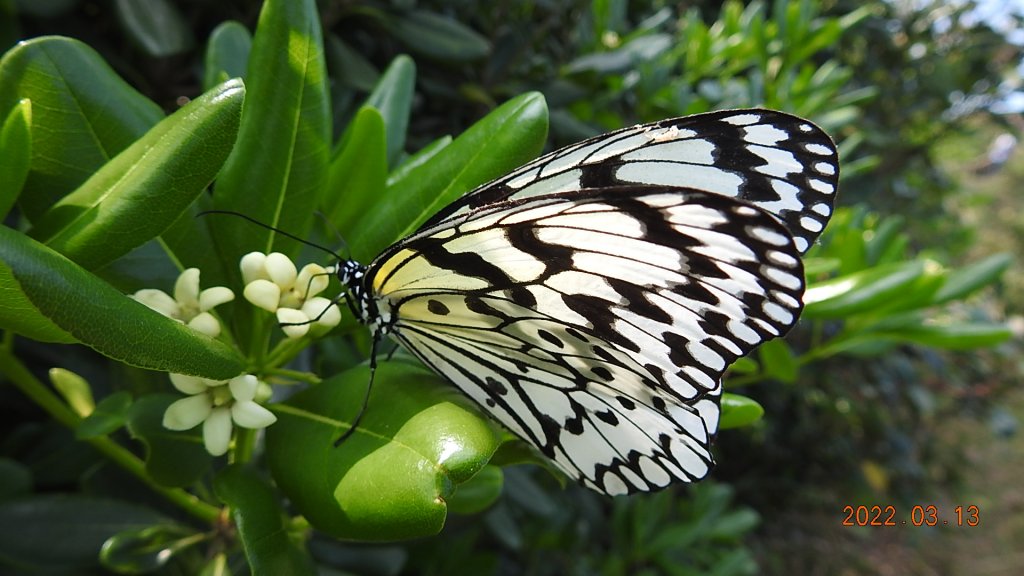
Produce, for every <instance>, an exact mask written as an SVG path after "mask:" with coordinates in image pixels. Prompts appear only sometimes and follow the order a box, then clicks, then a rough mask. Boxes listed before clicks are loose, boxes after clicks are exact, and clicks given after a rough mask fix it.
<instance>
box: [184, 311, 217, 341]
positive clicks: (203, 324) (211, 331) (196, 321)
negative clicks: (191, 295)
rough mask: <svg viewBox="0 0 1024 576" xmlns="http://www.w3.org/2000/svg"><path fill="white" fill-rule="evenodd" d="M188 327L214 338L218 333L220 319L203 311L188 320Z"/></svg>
mask: <svg viewBox="0 0 1024 576" xmlns="http://www.w3.org/2000/svg"><path fill="white" fill-rule="evenodd" d="M188 327H189V328H191V329H193V330H195V331H196V332H199V333H202V334H206V335H207V336H209V337H210V338H216V337H217V336H219V335H220V321H219V320H217V319H216V318H214V317H213V314H210V313H209V312H203V313H201V314H199V315H198V316H196V317H195V318H193V319H191V320H189V322H188Z"/></svg>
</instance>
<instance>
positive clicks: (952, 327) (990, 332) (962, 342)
mask: <svg viewBox="0 0 1024 576" xmlns="http://www.w3.org/2000/svg"><path fill="white" fill-rule="evenodd" d="M869 334H870V336H872V337H874V338H877V339H881V340H890V341H897V342H912V343H915V344H920V345H923V346H930V347H933V348H945V349H950V350H969V349H972V348H981V347H985V346H995V345H996V344H1000V343H1002V342H1005V341H1006V340H1009V339H1010V338H1012V337H1013V333H1012V332H1011V331H1010V329H1009V328H1008V327H1006V326H1003V325H1000V324H981V323H968V322H964V323H959V322H953V323H942V322H924V323H921V324H918V325H916V326H908V327H905V328H902V329H890V330H884V331H874V330H873V331H871V332H870V333H869Z"/></svg>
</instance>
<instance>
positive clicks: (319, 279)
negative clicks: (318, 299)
mask: <svg viewBox="0 0 1024 576" xmlns="http://www.w3.org/2000/svg"><path fill="white" fill-rule="evenodd" d="M330 283H331V275H330V273H329V272H327V270H326V269H325V268H324V267H323V266H321V265H319V264H306V265H305V266H303V267H302V270H300V271H299V276H298V277H297V278H296V279H295V290H296V291H297V292H298V293H299V295H300V297H302V298H309V297H310V296H316V295H317V294H319V293H321V292H323V291H324V290H326V289H327V286H329V285H330Z"/></svg>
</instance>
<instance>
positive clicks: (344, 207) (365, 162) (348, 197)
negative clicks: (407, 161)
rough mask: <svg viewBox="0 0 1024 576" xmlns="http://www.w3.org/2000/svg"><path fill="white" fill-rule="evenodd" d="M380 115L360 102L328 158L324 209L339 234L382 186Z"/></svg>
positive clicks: (383, 151) (383, 158) (383, 155)
mask: <svg viewBox="0 0 1024 576" xmlns="http://www.w3.org/2000/svg"><path fill="white" fill-rule="evenodd" d="M385 137H386V136H385V127H384V118H382V117H381V115H380V112H378V111H377V109H376V108H371V107H368V106H364V107H363V108H361V109H360V110H359V112H358V113H357V114H356V116H355V118H353V119H352V122H351V123H350V124H349V125H348V129H347V130H346V131H345V136H344V139H343V140H342V147H341V153H340V154H339V155H338V156H337V157H335V158H334V160H332V161H331V166H330V172H329V176H328V179H327V194H326V195H325V196H324V211H325V212H326V214H327V217H328V218H329V219H330V221H331V223H332V224H334V226H335V227H336V228H337V229H338V230H339V231H341V234H342V236H344V235H345V232H346V231H348V230H351V229H352V228H353V227H354V226H355V223H356V222H358V221H359V220H360V219H361V218H363V215H364V214H365V213H366V211H367V210H369V209H370V207H371V206H372V205H373V203H374V202H375V201H376V200H377V198H379V197H380V193H381V191H382V190H384V182H385V180H386V179H387V174H388V159H387V144H386V142H385Z"/></svg>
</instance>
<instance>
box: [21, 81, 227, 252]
mask: <svg viewBox="0 0 1024 576" xmlns="http://www.w3.org/2000/svg"><path fill="white" fill-rule="evenodd" d="M244 98H245V87H244V86H243V85H242V81H241V80H238V79H234V80H229V81H227V82H225V83H224V84H221V85H220V86H218V87H216V88H214V89H213V90H211V91H209V92H207V93H206V94H203V95H202V96H201V97H199V98H197V99H195V100H193V101H192V102H191V103H189V104H188V105H187V106H185V107H184V108H182V109H181V110H178V111H177V112H175V113H174V114H173V115H171V116H169V117H168V118H166V119H165V120H163V121H162V122H160V123H159V124H157V125H156V126H155V127H154V128H153V129H152V130H150V131H149V132H147V133H146V135H145V136H144V137H142V138H141V139H139V140H138V141H136V142H135V143H134V144H132V145H131V146H130V147H128V148H127V149H126V150H124V151H123V152H121V153H120V154H118V155H117V157H115V158H114V159H113V160H111V161H110V162H108V163H107V164H105V165H104V166H103V167H102V168H101V169H100V170H99V171H97V172H96V174H94V175H93V176H92V177H91V178H89V180H88V181H86V182H85V184H82V186H80V187H79V188H78V189H77V190H75V191H74V192H72V193H71V194H69V195H67V196H65V197H64V198H62V199H61V200H60V201H59V202H57V203H56V204H55V205H54V206H53V207H52V208H51V209H50V210H48V211H47V212H46V213H45V214H43V215H42V217H41V218H39V220H38V221H37V223H36V226H35V227H34V228H33V229H32V231H31V234H32V236H33V237H35V238H37V239H40V240H42V241H45V242H46V244H47V245H48V246H50V247H51V248H53V249H54V250H57V251H58V252H60V253H62V254H64V255H65V256H67V257H68V258H70V259H72V260H74V261H76V262H78V263H79V264H81V265H82V266H84V267H85V268H89V269H95V268H98V267H99V266H102V265H104V264H106V263H108V262H110V261H111V260H113V259H115V258H117V257H118V256H122V255H124V254H127V253H128V252H129V251H131V250H132V249H133V248H136V247H138V246H141V245H142V244H143V243H145V242H146V241H147V240H150V239H152V238H155V237H156V236H158V235H160V234H161V233H162V232H163V231H164V230H166V229H167V228H169V227H170V225H171V224H172V223H174V221H175V220H176V219H177V218H178V217H179V216H180V215H181V214H182V212H184V211H185V209H186V208H188V206H189V205H190V204H192V202H193V201H195V199H196V197H198V196H199V195H200V194H201V193H202V192H203V190H204V189H205V188H206V186H207V185H208V184H209V183H210V182H211V181H212V180H213V178H214V177H215V176H216V175H217V172H218V171H219V170H220V167H221V165H222V164H223V163H224V160H225V159H226V158H227V156H228V154H229V153H230V152H231V148H232V146H233V145H234V142H235V137H236V136H237V134H238V122H239V116H240V114H241V110H242V101H243V100H244Z"/></svg>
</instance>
